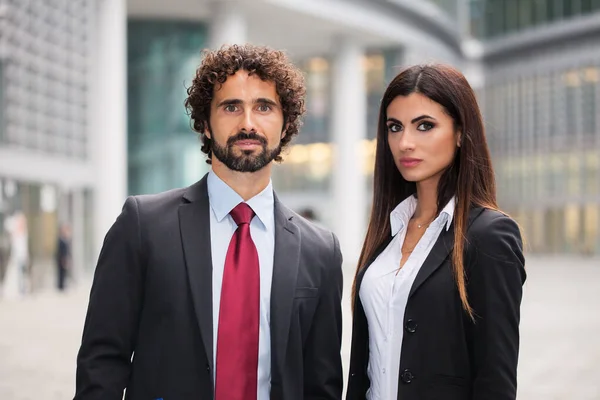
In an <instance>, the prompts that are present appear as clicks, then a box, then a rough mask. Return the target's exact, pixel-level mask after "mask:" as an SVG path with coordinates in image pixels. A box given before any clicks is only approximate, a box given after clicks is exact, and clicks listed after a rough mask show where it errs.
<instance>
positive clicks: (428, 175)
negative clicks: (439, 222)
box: [386, 93, 460, 185]
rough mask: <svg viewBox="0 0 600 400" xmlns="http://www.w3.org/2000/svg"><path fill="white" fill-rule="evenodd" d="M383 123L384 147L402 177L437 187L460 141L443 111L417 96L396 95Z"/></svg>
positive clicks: (451, 122) (440, 107)
mask: <svg viewBox="0 0 600 400" xmlns="http://www.w3.org/2000/svg"><path fill="white" fill-rule="evenodd" d="M386 124H387V137H388V144H389V146H390V150H391V152H392V155H393V157H394V161H395V163H396V167H397V168H398V170H399V171H400V173H401V174H402V177H403V178H404V179H406V180H407V181H409V182H417V183H423V182H430V183H433V184H435V185H437V181H439V179H440V176H441V175H442V173H443V172H444V170H445V169H446V168H447V167H448V166H449V165H450V163H452V161H453V159H454V155H455V153H456V148H457V146H458V145H459V139H460V133H459V132H455V130H454V121H453V119H452V118H451V117H450V116H449V115H448V114H447V113H446V112H445V110H444V108H443V107H442V106H441V105H440V104H438V103H436V102H435V101H433V100H431V99H429V98H428V97H427V96H425V95H423V94H421V93H411V94H409V95H408V96H398V97H396V98H395V99H394V100H392V102H391V103H390V105H389V106H388V107H387V122H386Z"/></svg>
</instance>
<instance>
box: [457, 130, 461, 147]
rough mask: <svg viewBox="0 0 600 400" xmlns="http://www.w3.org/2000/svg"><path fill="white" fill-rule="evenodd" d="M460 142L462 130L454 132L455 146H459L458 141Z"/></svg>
mask: <svg viewBox="0 0 600 400" xmlns="http://www.w3.org/2000/svg"><path fill="white" fill-rule="evenodd" d="M461 142H462V132H461V131H457V132H456V147H460V143H461Z"/></svg>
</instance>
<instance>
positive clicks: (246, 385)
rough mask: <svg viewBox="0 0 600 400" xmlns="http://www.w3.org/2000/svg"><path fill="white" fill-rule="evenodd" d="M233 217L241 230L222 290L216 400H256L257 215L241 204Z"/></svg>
mask: <svg viewBox="0 0 600 400" xmlns="http://www.w3.org/2000/svg"><path fill="white" fill-rule="evenodd" d="M230 214H231V217H232V218H233V220H234V221H235V223H236V224H237V225H238V227H237V229H236V231H235V232H234V234H233V237H232V238H231V242H230V243H229V249H227V257H226V258H225V270H224V272H223V285H222V286H221V305H220V310H219V327H218V335H217V366H216V368H217V371H216V383H215V400H256V396H257V385H258V382H257V379H258V377H257V374H258V329H259V328H258V327H259V317H260V272H259V267H258V252H257V251H256V246H255V245H254V242H253V241H252V237H251V236H250V221H251V220H252V218H253V217H254V211H252V208H250V206H249V205H248V204H246V203H240V204H238V205H237V206H236V207H235V208H234V209H233V210H231V212H230Z"/></svg>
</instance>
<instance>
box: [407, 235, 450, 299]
mask: <svg viewBox="0 0 600 400" xmlns="http://www.w3.org/2000/svg"><path fill="white" fill-rule="evenodd" d="M453 244H454V224H452V225H451V226H450V229H448V230H446V229H445V228H444V229H442V232H440V236H439V237H438V239H437V241H436V242H435V244H434V245H433V248H432V249H431V252H430V253H429V255H428V256H427V258H426V259H425V262H423V265H422V266H421V269H420V270H419V272H418V273H417V276H416V277H415V281H414V282H413V285H412V287H411V289H410V293H409V294H408V297H409V298H410V297H411V296H412V295H413V294H414V293H415V292H416V291H417V289H418V288H419V287H420V286H421V285H422V284H423V283H424V282H425V281H426V280H427V278H429V277H430V276H431V274H433V273H434V272H435V271H436V270H437V269H438V268H439V267H440V265H442V263H443V262H444V260H445V259H446V257H447V256H448V254H449V253H450V250H452V246H453Z"/></svg>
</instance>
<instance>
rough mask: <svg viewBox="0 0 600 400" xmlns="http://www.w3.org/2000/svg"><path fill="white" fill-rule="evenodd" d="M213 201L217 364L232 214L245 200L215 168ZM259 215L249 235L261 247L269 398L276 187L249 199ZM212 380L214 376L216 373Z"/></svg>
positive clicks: (261, 357) (261, 345) (261, 375)
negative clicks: (222, 292)
mask: <svg viewBox="0 0 600 400" xmlns="http://www.w3.org/2000/svg"><path fill="white" fill-rule="evenodd" d="M207 184H208V198H209V203H210V242H211V244H210V246H211V252H212V265H213V273H212V289H213V297H212V300H213V361H214V365H215V370H214V371H216V366H217V359H216V357H217V338H218V332H219V308H220V307H219V306H220V303H221V286H222V284H223V271H224V268H225V257H226V255H227V249H228V248H229V242H230V241H231V237H232V236H233V233H234V232H235V230H236V229H237V225H236V223H235V222H234V221H233V218H231V216H230V215H229V212H230V211H231V210H233V208H234V207H235V206H237V205H238V204H239V203H242V202H243V201H244V200H243V199H242V198H241V197H240V195H239V194H237V193H236V192H235V191H234V190H233V189H232V188H230V187H229V186H228V185H227V184H226V183H225V182H223V181H222V180H221V179H220V178H219V177H218V176H217V175H216V174H215V173H214V172H213V171H210V172H209V174H208V178H207ZM246 203H247V204H248V205H249V206H250V207H252V210H254V213H255V214H256V216H255V217H254V218H253V219H252V221H251V223H250V235H251V236H252V240H253V241H254V244H255V245H256V249H257V250H258V262H259V266H260V327H259V340H258V400H268V399H269V394H270V391H271V330H270V320H271V318H270V306H271V280H272V277H273V258H274V255H275V214H274V204H275V200H274V196H273V186H272V183H271V182H269V185H268V186H267V187H266V188H265V189H264V190H263V191H262V192H260V193H259V194H257V195H256V196H254V197H253V198H251V199H250V200H248V201H247V202H246ZM213 379H215V376H214V372H213Z"/></svg>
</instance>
